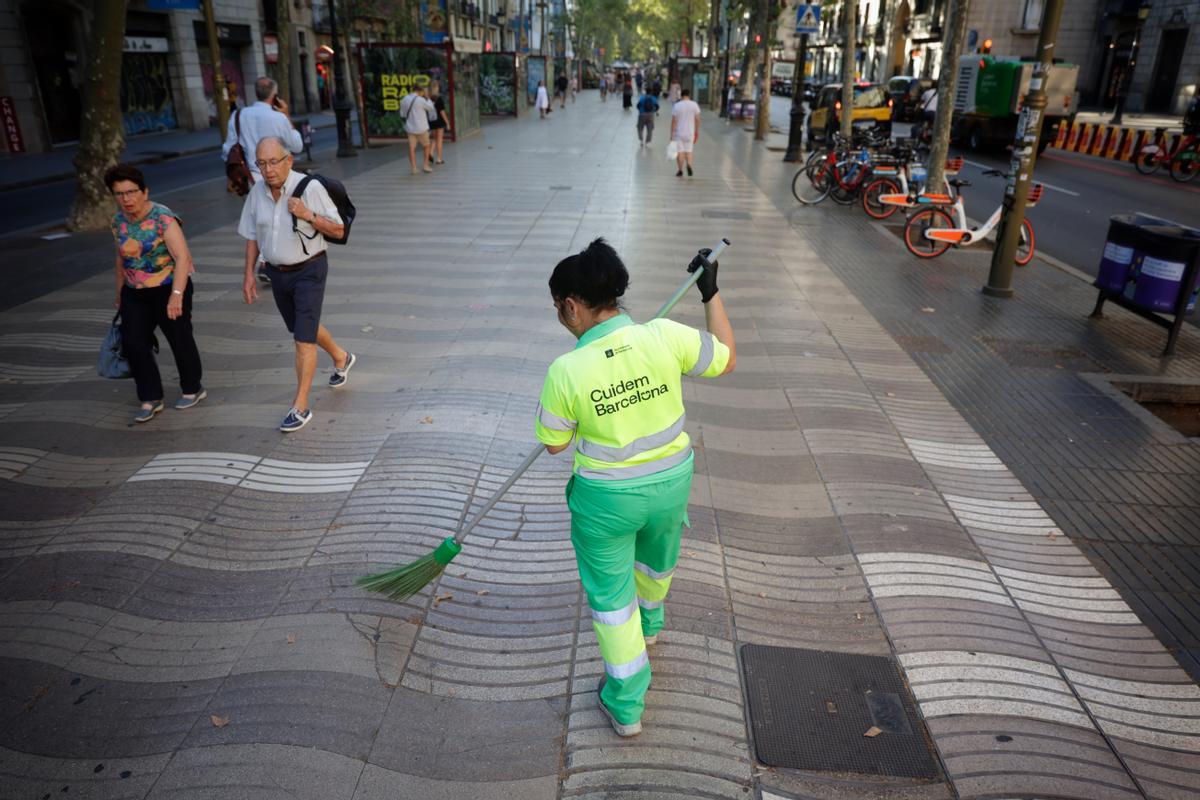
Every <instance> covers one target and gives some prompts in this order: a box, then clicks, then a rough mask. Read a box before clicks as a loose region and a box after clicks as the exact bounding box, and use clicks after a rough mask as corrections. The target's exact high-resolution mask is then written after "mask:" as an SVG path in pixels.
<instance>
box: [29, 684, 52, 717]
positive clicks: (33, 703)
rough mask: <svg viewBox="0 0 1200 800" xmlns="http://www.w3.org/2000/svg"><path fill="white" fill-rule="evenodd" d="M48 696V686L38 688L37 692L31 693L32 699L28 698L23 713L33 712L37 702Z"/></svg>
mask: <svg viewBox="0 0 1200 800" xmlns="http://www.w3.org/2000/svg"><path fill="white" fill-rule="evenodd" d="M48 694H50V687H49V686H39V687H38V688H37V691H36V692H34V693H33V697H31V698H29V702H28V703H26V704H25V708H24V711H26V712H29V711H33V707H34V706H36V705H37V702H38V700H41V699H42V698H43V697H45V696H46V695H48Z"/></svg>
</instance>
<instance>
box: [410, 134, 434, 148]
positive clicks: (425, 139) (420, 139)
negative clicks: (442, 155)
mask: <svg viewBox="0 0 1200 800" xmlns="http://www.w3.org/2000/svg"><path fill="white" fill-rule="evenodd" d="M418 144H420V145H421V146H422V147H429V131H425V132H424V133H410V134H408V146H409V147H416V146H417V145H418Z"/></svg>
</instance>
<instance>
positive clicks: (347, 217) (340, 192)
mask: <svg viewBox="0 0 1200 800" xmlns="http://www.w3.org/2000/svg"><path fill="white" fill-rule="evenodd" d="M310 181H317V182H318V183H320V184H321V185H322V186H324V187H325V191H326V192H328V193H329V199H330V200H332V201H333V204H334V205H335V206H337V210H338V216H340V217H341V218H342V236H341V238H340V239H333V238H331V237H328V236H326V237H325V241H327V242H329V243H330V244H345V243H346V242H347V241H349V239H350V226H351V225H353V224H354V215H355V213H357V212H356V209H355V208H354V203H351V202H350V195H348V194H346V186H345V184H343V183H342V182H341V181H339V180H334V179H333V178H328V177H326V176H324V175H318V174H316V173H315V172H314V173H310V174H308V175H305V176H304V177H303V178H301V179H300V182H299V183H297V184H296V188H295V189H294V190H293V191H292V197H302V196H303V195H304V190H305V189H307V188H308V184H309V182H310ZM298 223H299V220H298V219H296V215H295V214H293V215H292V231H293V232H294V233H297V234H299V235H300V247H301V249H302V250H304V255H308V248H307V247H305V246H304V240H305V239H308V240H309V241H312V240H313V239H315V238H317V234H315V233H314V234H313V235H312V236H305V235H304V234H303V233H301V231H300V229H299V227H297V226H298Z"/></svg>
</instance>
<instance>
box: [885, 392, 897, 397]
mask: <svg viewBox="0 0 1200 800" xmlns="http://www.w3.org/2000/svg"><path fill="white" fill-rule="evenodd" d="M887 396H888V397H895V396H896V393H895V392H888V393H887Z"/></svg>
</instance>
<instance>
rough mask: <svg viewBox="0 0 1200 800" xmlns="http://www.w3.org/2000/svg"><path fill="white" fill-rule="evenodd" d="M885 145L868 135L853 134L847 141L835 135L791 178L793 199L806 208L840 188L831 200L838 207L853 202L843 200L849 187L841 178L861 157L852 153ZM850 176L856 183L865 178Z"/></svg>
mask: <svg viewBox="0 0 1200 800" xmlns="http://www.w3.org/2000/svg"><path fill="white" fill-rule="evenodd" d="M887 141H888V140H887V138H886V136H885V135H881V134H877V133H873V132H870V131H867V132H862V131H858V130H855V131H854V134H853V136H851V137H850V138H849V139H846V138H844V137H842V136H841V135H840V134H838V133H836V132H835V133H834V135H833V141H832V142H830V143H829V144H828V145H827V146H826V147H824V148H822V149H820V150H817V151H815V152H813V153H812V155H810V156H809V157H808V161H807V162H806V163H805V165H804V166H803V167H801V168H800V169H799V170H797V172H796V174H795V175H794V176H793V177H792V196H793V197H795V198H796V199H797V200H798V201H800V202H801V203H803V204H805V205H815V204H817V203H820V202H821V201H822V200H824V199H825V198H826V197H829V196H830V194H831V193H832V190H833V189H834V187H835V186H837V187H840V191H839V195H838V197H835V198H834V199H835V200H836V201H837V202H840V203H845V202H850V199H852V198H850V199H846V196H845V193H846V192H847V191H849V190H850V186H849V184H847V181H846V178H845V177H844V176H845V175H846V174H848V173H851V172H852V170H851V168H850V166H849V162H850V161H851V160H852V159H860V158H861V155H858V156H856V155H855V154H854V151H855V150H856V149H859V148H862V150H863V151H864V152H869V151H870V150H871V149H872V148H878V147H881V146H883V145H884V144H886V143H887ZM868 160H869V159H868ZM853 172H854V173H855V175H856V176H857V180H859V181H861V180H862V179H865V177H866V173H865V172H864V173H861V174H859V173H858V172H857V171H853Z"/></svg>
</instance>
